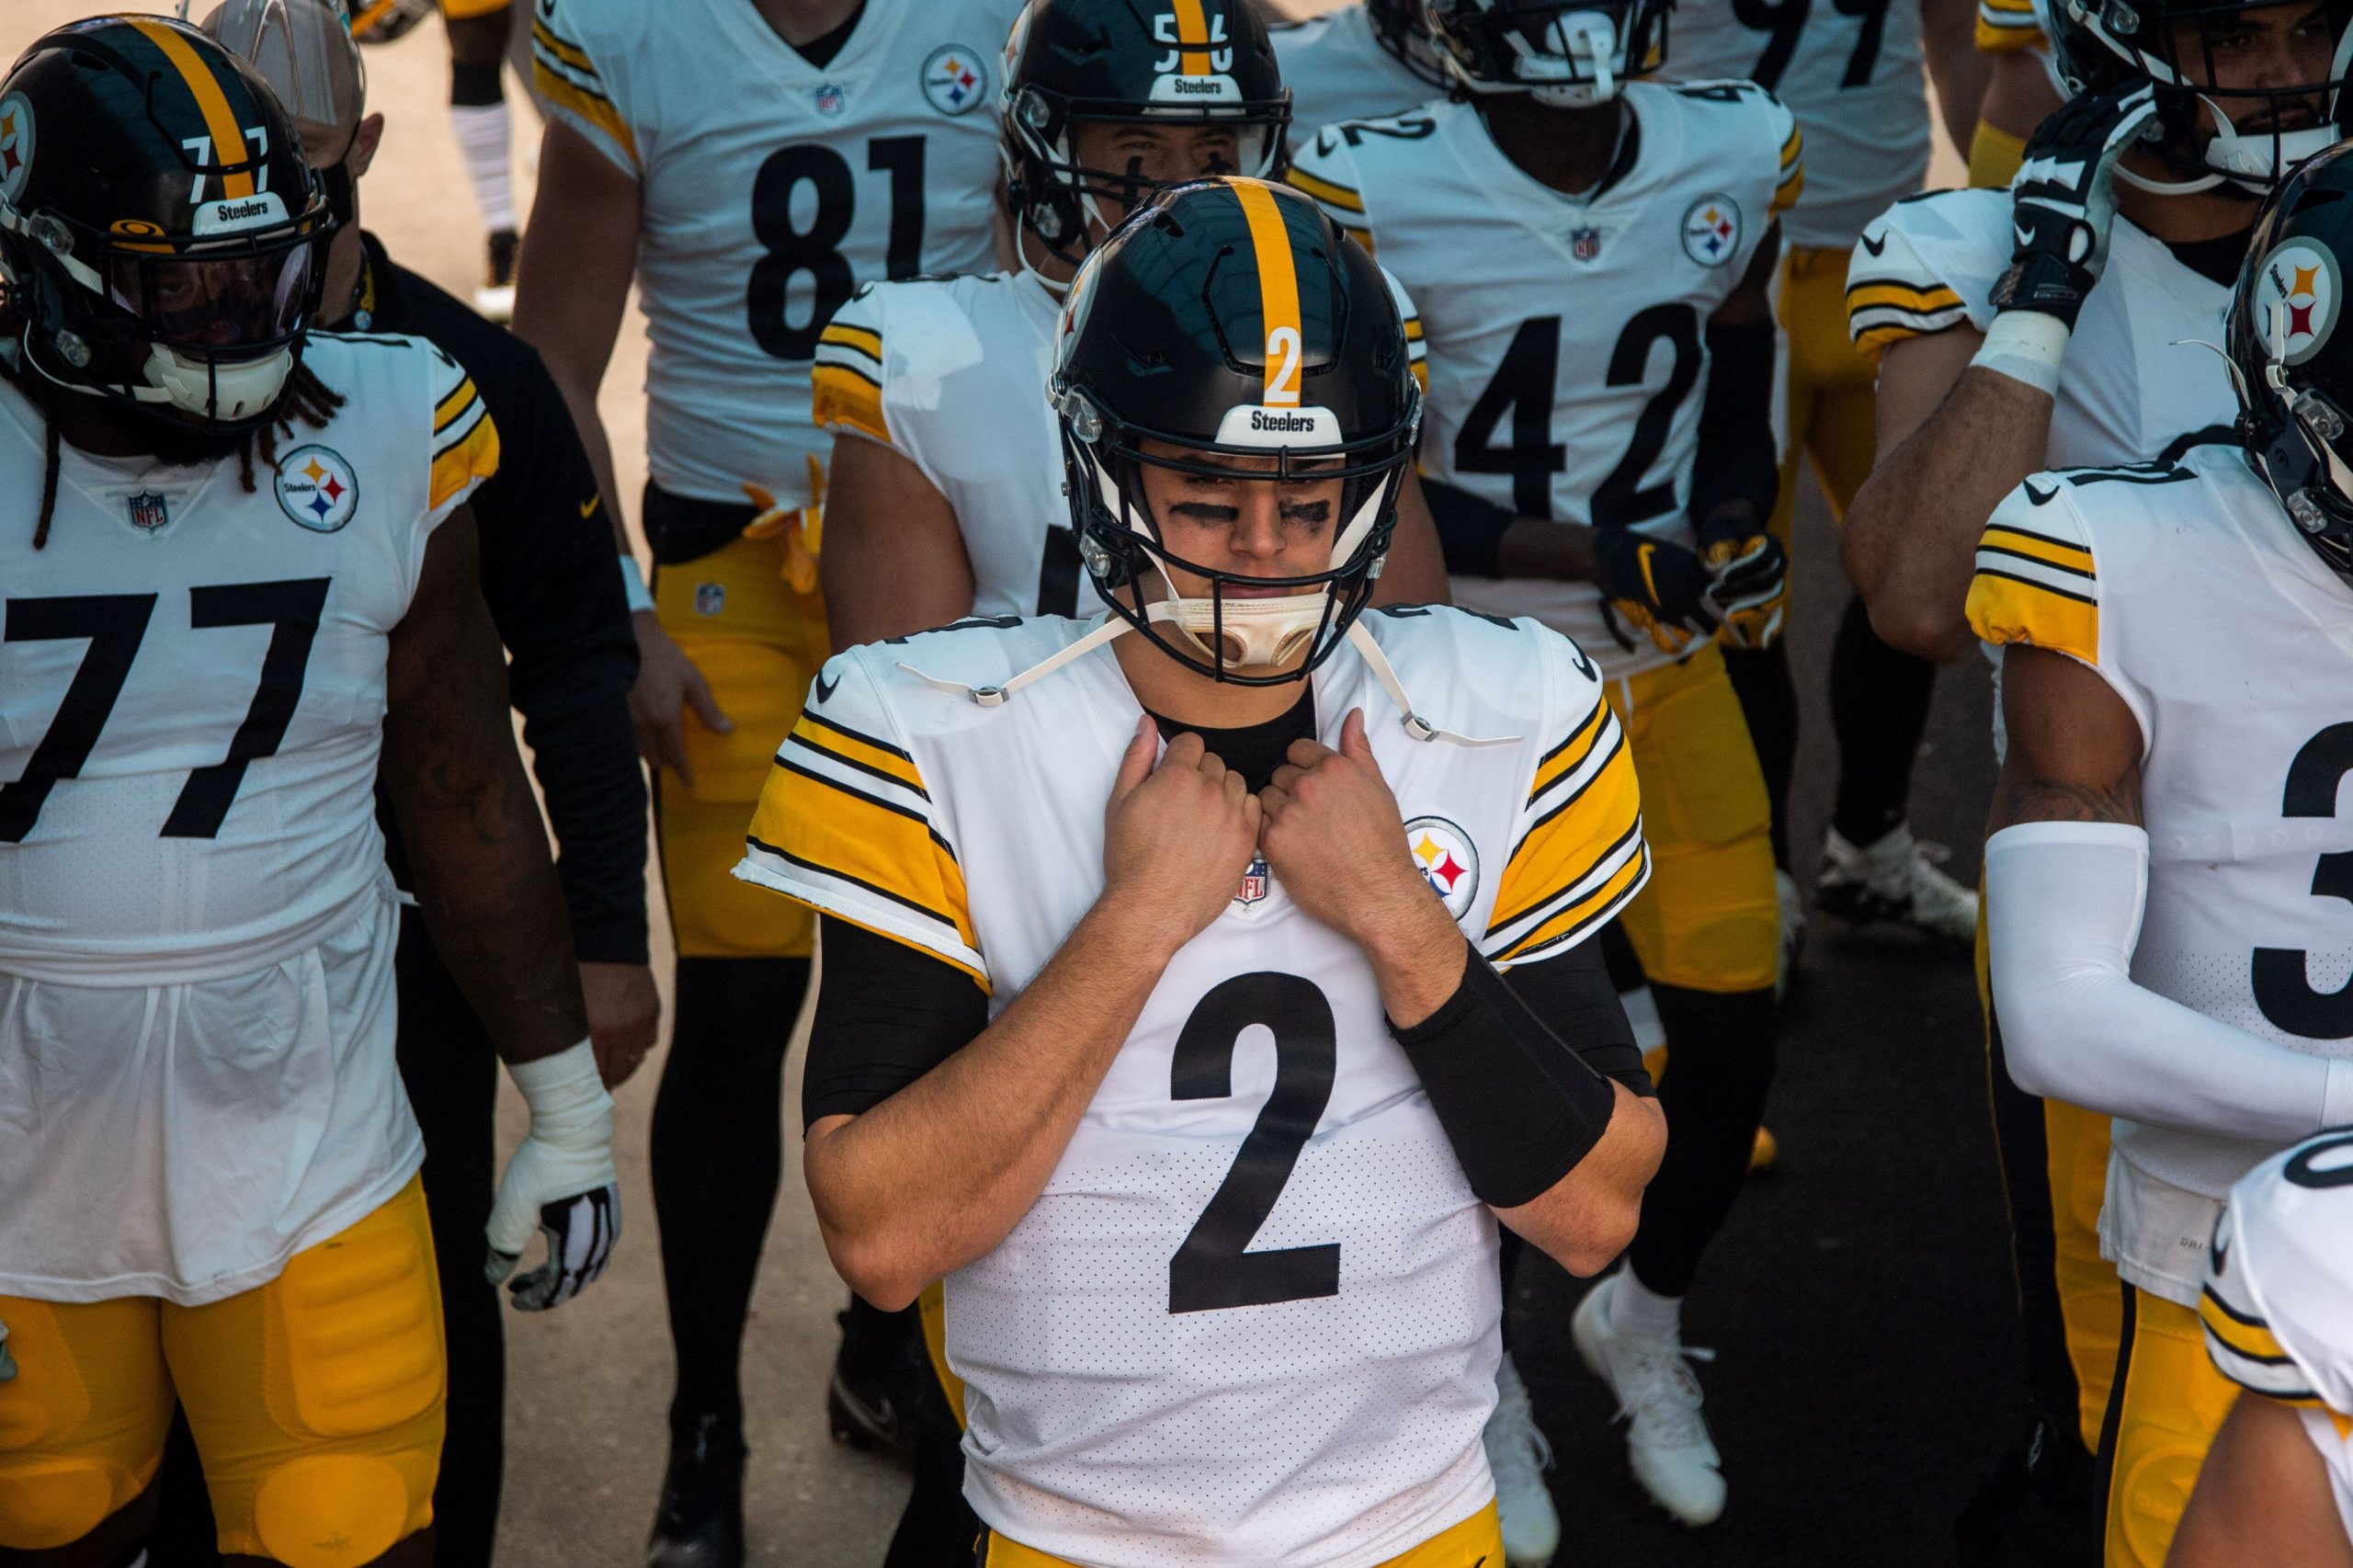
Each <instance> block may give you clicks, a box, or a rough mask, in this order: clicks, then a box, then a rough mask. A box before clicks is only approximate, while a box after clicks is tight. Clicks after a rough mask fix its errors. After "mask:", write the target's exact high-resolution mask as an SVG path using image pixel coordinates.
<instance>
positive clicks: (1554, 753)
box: [1528, 702, 1609, 806]
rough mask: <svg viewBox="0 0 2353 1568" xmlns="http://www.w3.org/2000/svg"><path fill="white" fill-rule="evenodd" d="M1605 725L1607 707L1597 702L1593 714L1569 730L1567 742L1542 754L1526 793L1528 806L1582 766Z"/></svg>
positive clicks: (1606, 721)
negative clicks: (1534, 777)
mask: <svg viewBox="0 0 2353 1568" xmlns="http://www.w3.org/2000/svg"><path fill="white" fill-rule="evenodd" d="M1608 722H1609V704H1608V703H1606V702H1596V703H1595V704H1594V705H1593V711H1592V712H1590V713H1588V714H1586V717H1585V722H1584V723H1582V724H1579V725H1578V726H1577V727H1576V728H1575V729H1574V730H1571V731H1570V732H1569V734H1568V738H1567V739H1566V740H1564V741H1563V742H1562V743H1561V744H1559V745H1556V746H1554V747H1553V748H1552V750H1551V751H1548V752H1546V753H1545V754H1544V756H1543V759H1542V760H1541V761H1540V762H1538V763H1537V765H1536V782H1535V783H1534V784H1533V785H1532V786H1530V788H1529V791H1528V803H1529V805H1531V806H1532V805H1534V804H1535V803H1536V801H1537V800H1538V798H1539V797H1540V796H1541V795H1542V794H1543V793H1544V791H1545V790H1550V789H1551V788H1552V786H1553V785H1554V784H1556V783H1558V782H1559V781H1560V779H1561V778H1562V776H1563V775H1564V774H1570V773H1574V772H1575V771H1576V770H1577V769H1578V768H1579V767H1583V766H1584V765H1585V759H1586V757H1587V756H1590V755H1591V754H1592V751H1593V742H1594V737H1596V736H1597V735H1598V734H1600V733H1601V732H1602V728H1603V726H1605V725H1606V724H1608Z"/></svg>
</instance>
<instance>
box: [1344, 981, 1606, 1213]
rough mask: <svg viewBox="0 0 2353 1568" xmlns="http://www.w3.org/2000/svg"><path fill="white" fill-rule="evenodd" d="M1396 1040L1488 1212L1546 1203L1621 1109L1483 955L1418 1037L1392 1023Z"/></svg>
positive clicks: (1412, 1030) (1423, 1025)
mask: <svg viewBox="0 0 2353 1568" xmlns="http://www.w3.org/2000/svg"><path fill="white" fill-rule="evenodd" d="M1389 1033H1390V1036H1391V1038H1392V1039H1393V1040H1396V1042H1397V1044H1398V1046H1399V1047H1400V1048H1401V1049H1402V1050H1404V1052H1405V1059H1406V1060H1407V1061H1408V1062H1412V1063H1413V1065H1414V1071H1415V1073H1416V1074H1420V1076H1421V1080H1422V1087H1423V1089H1424V1090H1426V1091H1427V1093H1428V1095H1429V1096H1430V1108H1431V1109H1432V1110H1433V1111H1435V1112H1436V1113H1437V1115H1438V1125H1439V1126H1441V1127H1443V1128H1445V1129H1446V1136H1447V1139H1448V1141H1449V1142H1451V1143H1452V1144H1453V1145H1454V1157H1455V1158H1456V1159H1458V1160H1460V1161H1461V1163H1462V1173H1463V1175H1465V1176H1468V1177H1470V1179H1471V1190H1472V1192H1473V1193H1475V1194H1477V1195H1478V1198H1479V1199H1480V1201H1481V1202H1483V1203H1487V1204H1491V1205H1493V1206H1494V1207H1495V1208H1497V1209H1514V1208H1518V1206H1519V1205H1520V1204H1523V1203H1526V1202H1529V1200H1531V1199H1536V1198H1539V1197H1540V1196H1542V1195H1543V1194H1544V1193H1545V1192H1547V1191H1550V1190H1551V1189H1552V1187H1554V1186H1555V1185H1557V1184H1558V1183H1559V1181H1560V1180H1561V1178H1562V1177H1563V1176H1567V1175H1568V1174H1569V1173H1570V1172H1571V1171H1572V1170H1574V1169H1575V1168H1576V1165H1577V1162H1578V1161H1580V1160H1582V1159H1584V1158H1585V1157H1586V1154H1587V1153H1590V1152H1591V1150H1592V1148H1593V1146H1594V1145H1595V1144H1596V1143H1597V1142H1600V1141H1601V1135H1602V1132H1603V1131H1605V1130H1606V1129H1607V1128H1608V1125H1609V1117H1610V1113H1611V1111H1612V1110H1613V1109H1614V1108H1615V1107H1616V1104H1617V1092H1616V1090H1615V1089H1613V1088H1612V1087H1611V1085H1610V1084H1609V1081H1608V1079H1606V1078H1603V1077H1601V1076H1599V1075H1598V1074H1596V1073H1595V1072H1594V1071H1593V1069H1592V1068H1590V1067H1588V1066H1586V1064H1585V1062H1583V1061H1582V1060H1580V1059H1579V1058H1578V1056H1577V1055H1576V1053H1575V1052H1574V1051H1571V1050H1570V1049H1569V1048H1568V1047H1567V1046H1565V1045H1563V1043H1562V1042H1561V1040H1560V1038H1559V1037H1558V1036H1556V1035H1554V1034H1553V1033H1552V1030H1550V1029H1548V1028H1545V1027H1544V1023H1543V1020H1541V1019H1540V1018H1539V1017H1537V1016H1536V1015H1535V1014H1534V1013H1532V1012H1530V1011H1529V1008H1528V1006H1527V1004H1526V1003H1524V1002H1522V1001H1521V1000H1520V999H1519V998H1518V996H1516V995H1514V994H1512V991H1511V988H1510V987H1509V986H1507V985H1506V984H1505V983H1504V981H1503V977H1502V976H1501V975H1499V974H1497V973H1496V972H1495V970H1494V968H1493V967H1492V966H1490V965H1489V964H1488V962H1487V960H1484V959H1483V958H1481V957H1480V956H1479V955H1478V954H1477V953H1475V952H1472V953H1467V954H1466V955H1465V956H1464V962H1463V965H1462V981H1461V984H1459V985H1457V986H1456V987H1455V990H1454V994H1453V995H1451V996H1449V997H1448V998H1447V1000H1446V1001H1445V1002H1444V1003H1443V1004H1442V1005H1441V1006H1439V1007H1438V1011H1437V1012H1435V1013H1432V1014H1431V1015H1430V1016H1429V1017H1427V1018H1425V1019H1423V1020H1422V1021H1421V1022H1420V1023H1418V1024H1415V1026H1414V1027H1413V1028H1399V1027H1398V1026H1397V1025H1396V1024H1395V1023H1394V1022H1393V1021H1392V1023H1391V1024H1390V1026H1389Z"/></svg>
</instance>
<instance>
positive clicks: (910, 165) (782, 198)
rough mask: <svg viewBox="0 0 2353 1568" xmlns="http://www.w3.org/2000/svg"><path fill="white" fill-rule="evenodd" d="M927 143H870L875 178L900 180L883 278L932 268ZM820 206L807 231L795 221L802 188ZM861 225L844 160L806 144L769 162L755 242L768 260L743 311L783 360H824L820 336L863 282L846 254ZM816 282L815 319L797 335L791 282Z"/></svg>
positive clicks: (758, 187)
mask: <svg viewBox="0 0 2353 1568" xmlns="http://www.w3.org/2000/svg"><path fill="white" fill-rule="evenodd" d="M923 165H924V139H923V138H922V137H920V136H878V137H876V138H874V140H872V141H871V142H868V143H867V144H866V168H867V172H868V173H870V174H879V175H888V176H890V179H891V237H890V241H889V244H888V248H887V249H886V250H885V252H884V261H883V270H884V272H885V273H886V274H887V275H888V276H890V277H892V278H913V277H914V276H915V274H916V273H917V272H919V271H921V270H922V269H923V219H924V214H923ZM804 185H805V186H808V187H811V190H812V193H813V195H814V197H815V199H816V201H815V206H814V208H813V210H812V212H811V214H810V218H809V226H808V227H807V228H805V229H803V228H801V227H800V226H798V225H797V224H796V223H795V222H793V218H792V203H793V199H794V198H795V197H797V196H799V195H800V193H801V187H802V186H804ZM857 221H858V182H857V180H856V178H855V177H854V176H852V175H851V174H850V171H849V164H848V163H847V161H846V160H845V159H844V158H843V157H842V155H841V154H840V153H836V152H835V151H834V150H833V149H832V148H831V147H828V146H825V145H824V144H822V143H820V142H801V143H799V144H798V145H796V146H791V147H786V148H783V149H782V150H780V151H779V152H776V153H770V154H769V155H768V161H767V163H765V164H762V165H760V172H759V173H758V174H757V175H756V176H753V179H752V233H753V234H754V236H755V237H756V238H757V239H758V240H759V242H760V247H761V249H763V250H765V251H766V252H767V255H766V256H761V257H760V259H759V260H758V261H757V262H756V263H755V264H754V265H753V267H752V281H751V286H750V287H749V288H747V289H746V290H745V291H744V307H745V312H746V313H747V314H748V315H749V317H750V320H751V325H752V340H753V341H754V342H756V343H757V344H758V345H759V346H760V347H761V348H762V349H763V350H765V351H766V352H767V353H768V354H771V355H773V356H775V357H776V358H779V359H792V360H806V359H813V358H816V357H817V335H818V334H819V333H821V332H823V331H824V330H825V324H826V323H827V322H829V321H831V320H833V319H834V312H835V311H838V310H840V309H841V308H842V306H843V305H845V304H847V303H848V302H849V297H850V296H851V295H852V294H855V293H857V292H858V275H857V273H856V272H854V271H853V270H852V269H851V267H850V264H849V257H847V256H844V255H843V254H842V248H841V247H842V242H843V241H844V240H846V239H847V238H848V237H849V230H850V225H851V224H852V223H854V222H857ZM804 272H805V273H807V274H808V275H809V278H810V280H811V282H812V284H813V286H814V288H815V290H816V292H815V295H814V297H813V300H812V301H811V304H810V310H809V319H808V321H806V322H805V323H803V324H801V325H799V326H795V325H793V324H791V322H790V320H788V319H787V315H788V312H787V309H786V298H785V297H786V294H787V292H788V291H789V290H790V289H791V287H792V280H793V279H794V278H797V277H799V276H800V275H801V274H802V273H804Z"/></svg>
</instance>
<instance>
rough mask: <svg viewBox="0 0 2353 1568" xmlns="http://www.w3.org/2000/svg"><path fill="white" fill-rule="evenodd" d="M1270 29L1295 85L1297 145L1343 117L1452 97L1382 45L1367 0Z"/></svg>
mask: <svg viewBox="0 0 2353 1568" xmlns="http://www.w3.org/2000/svg"><path fill="white" fill-rule="evenodd" d="M1268 32H1269V34H1270V35H1271V36H1272V38H1273V39H1274V43H1275V63H1276V64H1277V65H1279V66H1280V67H1281V68H1282V74H1283V85H1284V86H1286V87H1289V88H1290V139H1291V142H1292V143H1293V144H1294V145H1304V144H1305V143H1306V142H1308V141H1309V140H1310V139H1311V138H1312V137H1313V136H1314V134H1315V133H1316V132H1317V131H1321V130H1322V129H1324V127H1325V126H1327V125H1333V124H1336V123H1337V122H1339V121H1341V120H1343V119H1383V118H1385V117H1386V116H1389V115H1392V114H1404V112H1405V111H1406V110H1407V109H1411V108H1420V107H1421V106H1422V105H1424V104H1426V103H1429V102H1431V101H1432V100H1434V99H1438V98H1442V97H1446V88H1445V87H1444V86H1443V85H1440V84H1438V83H1436V82H1431V81H1427V80H1425V79H1424V78H1423V77H1422V76H1421V75H1419V74H1417V73H1415V71H1414V70H1413V69H1412V67H1410V66H1408V65H1407V64H1406V63H1405V62H1404V61H1402V60H1400V59H1398V58H1397V57H1396V56H1395V55H1393V54H1392V53H1390V52H1389V51H1388V50H1386V49H1384V48H1382V47H1381V40H1379V39H1377V38H1375V37H1374V36H1373V33H1372V17H1371V14H1370V13H1369V12H1368V11H1366V9H1365V8H1364V6H1362V5H1361V4H1358V5H1354V6H1344V7H1342V8H1341V9H1339V10H1336V11H1331V12H1327V13H1325V14H1324V15H1323V16H1321V17H1314V18H1313V19H1311V20H1309V21H1304V22H1278V23H1275V24H1274V25H1273V26H1272V27H1270V28H1268Z"/></svg>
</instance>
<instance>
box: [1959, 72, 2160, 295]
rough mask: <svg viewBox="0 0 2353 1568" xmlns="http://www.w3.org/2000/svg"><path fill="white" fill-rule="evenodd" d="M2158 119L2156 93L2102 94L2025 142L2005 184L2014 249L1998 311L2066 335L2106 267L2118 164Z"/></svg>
mask: <svg viewBox="0 0 2353 1568" xmlns="http://www.w3.org/2000/svg"><path fill="white" fill-rule="evenodd" d="M2156 112H2157V105H2156V96H2155V90H2154V88H2152V87H2151V86H2149V85H2148V84H2146V83H2143V84H2142V85H2140V86H2138V87H2135V88H2133V89H2132V90H2131V92H2129V93H2123V94H2113V93H2101V94H2096V95H2094V96H2092V97H2081V98H2076V99H2074V100H2072V101H2071V102H2069V103H2066V104H2064V105H2063V106H2061V108H2059V109H2058V110H2057V111H2056V112H2055V113H2053V114H2052V116H2051V118H2050V119H2046V120H2044V121H2043V122H2042V123H2041V125H2040V126H2038V127H2037V128H2036V129H2035V132H2034V134H2033V135H2032V136H2030V137H2029V138H2027V143H2026V152H2025V158H2024V161H2023V162H2022V163H2020V164H2019V165H2018V174H2017V176H2015V177H2014V178H2012V179H2011V181H2010V204H2011V218H2010V232H2011V233H2012V234H2013V235H2014V236H2015V237H2016V239H2017V241H2018V244H2017V246H2016V248H2015V249H2013V250H2012V251H2011V253H2010V265H2009V267H2008V269H2007V270H2006V271H2005V272H2004V273H2003V274H2002V276H2001V277H2000V278H1999V279H1997V280H1996V281H1995V284H1994V293H1993V304H1994V308H1995V310H1996V311H2035V312H2040V313H2041V314H2043V315H2047V316H2051V317H2053V318H2054V319H2056V320H2057V321H2059V322H2060V323H2061V324H2063V325H2064V326H2066V327H2067V328H2068V330H2070V331H2073V330H2074V329H2075V313H2076V312H2078V311H2081V310H2082V309H2083V308H2084V296H2085V295H2086V294H2088V293H2090V292H2091V289H2092V285H2093V284H2095V283H2097V282H2098V281H2099V274H2100V268H2101V267H2104V266H2106V265H2107V263H2108V231H2109V223H2110V222H2113V221H2114V220H2115V217H2116V191H2115V170H2116V160H2117V159H2118V158H2119V157H2120V156H2122V155H2123V153H2124V151H2125V149H2126V148H2128V147H2130V146H2131V144H2132V143H2133V142H2135V141H2136V140H2138V139H2139V137H2140V135H2141V131H2142V128H2143V127H2144V126H2146V125H2147V124H2148V123H2149V121H2150V120H2151V119H2154V117H2155V115H2156Z"/></svg>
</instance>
